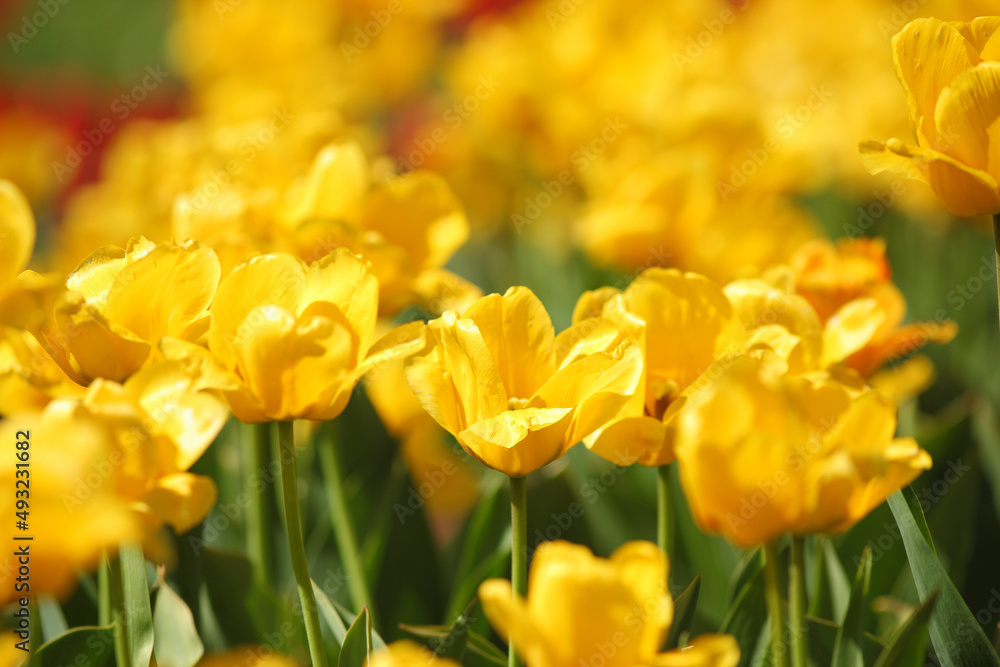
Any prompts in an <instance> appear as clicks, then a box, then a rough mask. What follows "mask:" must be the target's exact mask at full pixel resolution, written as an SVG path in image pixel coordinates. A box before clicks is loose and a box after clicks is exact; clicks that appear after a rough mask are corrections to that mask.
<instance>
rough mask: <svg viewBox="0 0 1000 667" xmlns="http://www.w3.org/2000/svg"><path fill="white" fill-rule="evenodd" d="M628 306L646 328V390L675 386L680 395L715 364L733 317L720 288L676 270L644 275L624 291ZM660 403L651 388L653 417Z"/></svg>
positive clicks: (648, 399) (649, 406)
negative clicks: (719, 346) (719, 343)
mask: <svg viewBox="0 0 1000 667" xmlns="http://www.w3.org/2000/svg"><path fill="white" fill-rule="evenodd" d="M625 303H626V305H627V308H628V311H629V312H630V313H632V314H633V315H635V316H637V317H639V318H641V319H642V320H643V321H644V322H645V323H646V329H645V335H646V377H647V387H648V386H649V385H651V384H660V385H672V386H673V387H674V390H675V392H676V393H680V391H682V390H683V389H684V387H686V386H687V385H689V384H690V383H691V382H693V381H694V380H695V378H697V377H698V376H699V375H701V373H702V372H703V371H704V370H705V369H706V368H708V367H709V366H710V365H711V364H712V361H713V360H714V359H715V355H716V346H717V344H718V341H719V338H720V336H721V335H722V334H723V332H724V331H725V330H726V328H727V327H728V326H729V322H730V320H731V318H732V314H733V309H732V306H731V304H730V302H729V300H728V299H727V298H726V295H725V294H724V293H723V291H722V289H721V288H720V287H719V286H718V285H716V284H715V283H714V282H712V281H710V280H709V279H708V278H705V277H703V276H699V275H697V274H694V273H681V272H680V271H677V270H675V269H649V270H647V271H644V272H643V273H642V274H640V275H639V277H638V278H636V279H635V280H633V281H632V283H631V284H630V285H629V286H628V288H627V289H626V290H625ZM659 398H661V397H660V396H656V395H652V394H651V393H650V392H649V391H648V389H647V397H646V405H647V410H648V411H649V413H650V414H653V415H657V405H656V402H657V400H658V399H659Z"/></svg>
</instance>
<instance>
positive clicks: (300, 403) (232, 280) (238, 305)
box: [208, 248, 423, 423]
mask: <svg viewBox="0 0 1000 667" xmlns="http://www.w3.org/2000/svg"><path fill="white" fill-rule="evenodd" d="M378 290H379V286H378V281H377V280H376V278H375V276H374V274H373V272H372V269H371V266H370V265H369V264H368V263H367V262H365V261H364V260H363V259H361V258H360V257H358V256H357V255H354V254H353V253H351V252H350V251H349V250H347V249H345V248H338V249H337V250H335V251H333V252H332V253H330V254H329V255H327V256H325V257H323V258H322V259H320V260H317V261H316V262H313V263H312V264H309V265H307V264H306V263H305V262H304V261H302V260H301V259H299V258H298V257H295V256H293V255H287V254H273V255H260V256H258V257H254V258H252V259H250V260H247V261H246V262H244V263H243V264H241V265H239V266H238V267H236V268H235V269H234V270H233V272H232V273H231V274H229V275H228V276H227V277H226V278H225V280H223V281H222V283H221V284H220V285H219V291H218V294H217V295H216V297H215V301H214V302H213V303H212V308H211V313H212V321H211V326H210V328H209V331H208V345H209V349H210V350H211V352H212V354H213V355H215V356H216V357H217V358H218V360H219V361H220V362H221V365H222V366H223V367H224V369H225V370H226V371H228V372H229V373H231V374H232V375H233V376H234V378H236V380H237V386H236V387H235V388H233V389H230V390H227V391H226V398H227V399H228V400H229V405H230V407H231V408H232V410H233V413H234V414H235V415H236V416H237V417H238V418H239V419H240V420H242V421H244V422H248V423H255V422H262V421H272V420H273V421H289V420H293V419H312V420H316V421H325V420H329V419H333V418H334V417H336V416H337V415H339V414H340V413H341V411H342V410H343V409H344V407H345V406H346V405H347V401H348V399H349V398H350V396H351V391H352V390H353V389H354V385H355V384H356V383H357V382H358V380H360V379H361V378H362V377H363V376H364V374H365V373H367V372H368V371H369V370H371V369H372V368H375V367H377V366H378V365H379V364H381V363H384V362H386V361H388V360H390V359H392V358H394V357H396V356H400V355H405V354H408V353H410V352H413V351H416V350H419V349H420V347H422V345H423V340H422V335H421V332H420V326H421V325H408V326H406V327H402V328H400V329H399V330H397V331H395V332H393V333H390V334H388V335H387V336H385V337H384V338H382V339H381V340H380V341H378V342H375V343H374V344H373V337H374V334H375V324H376V317H377V313H378Z"/></svg>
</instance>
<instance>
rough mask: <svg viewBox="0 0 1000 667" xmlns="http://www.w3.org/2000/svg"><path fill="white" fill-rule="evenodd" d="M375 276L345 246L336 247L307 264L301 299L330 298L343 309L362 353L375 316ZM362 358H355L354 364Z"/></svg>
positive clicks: (369, 335) (371, 333) (369, 342)
mask: <svg viewBox="0 0 1000 667" xmlns="http://www.w3.org/2000/svg"><path fill="white" fill-rule="evenodd" d="M378 289H379V286H378V280H377V279H376V278H375V274H373V273H372V270H371V267H370V266H369V265H368V263H367V262H366V261H365V260H364V259H362V258H361V257H359V256H357V255H355V254H354V253H352V252H351V251H350V250H348V249H347V248H337V249H336V250H334V251H333V252H331V253H330V254H328V255H327V256H325V257H323V258H322V259H320V260H317V261H315V262H313V263H312V264H310V265H309V269H308V270H307V272H306V289H305V291H304V292H303V294H302V296H301V300H302V301H301V303H303V304H309V303H314V302H317V301H329V302H330V303H333V304H336V306H337V307H338V308H339V309H340V310H341V312H343V314H344V316H345V317H346V318H347V321H348V322H349V323H350V326H351V328H353V329H354V331H355V333H356V334H357V336H358V351H359V353H360V354H365V353H366V352H367V350H368V347H369V345H371V340H372V337H373V336H374V335H375V322H376V320H377V318H378ZM360 362H361V358H358V359H356V360H355V365H356V364H358V363H360Z"/></svg>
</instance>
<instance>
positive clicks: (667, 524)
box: [656, 463, 674, 584]
mask: <svg viewBox="0 0 1000 667" xmlns="http://www.w3.org/2000/svg"><path fill="white" fill-rule="evenodd" d="M671 468H672V466H671V465H670V464H669V463H668V464H667V465H663V466H660V467H658V468H657V469H656V501H657V502H656V543H657V544H658V545H659V547H660V549H662V550H663V552H664V553H666V554H667V558H668V559H669V558H671V557H672V556H673V553H674V478H673V474H672V473H673V471H672V470H671ZM668 584H669V582H668Z"/></svg>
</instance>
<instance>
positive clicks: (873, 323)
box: [820, 299, 885, 368]
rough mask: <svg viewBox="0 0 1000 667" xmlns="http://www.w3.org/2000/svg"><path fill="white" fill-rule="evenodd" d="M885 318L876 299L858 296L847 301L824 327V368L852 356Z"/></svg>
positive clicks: (869, 338) (869, 339) (821, 362)
mask: <svg viewBox="0 0 1000 667" xmlns="http://www.w3.org/2000/svg"><path fill="white" fill-rule="evenodd" d="M884 321H885V313H883V312H882V310H881V309H880V308H879V304H878V302H877V301H875V299H855V300H854V301H851V302H849V303H846V304H844V305H843V306H842V307H841V308H840V309H838V310H837V312H835V313H834V314H833V315H832V316H831V317H830V319H828V320H827V321H826V324H825V325H824V326H823V356H822V359H821V361H820V367H821V368H827V367H829V366H832V365H833V364H836V363H839V362H841V361H843V360H844V359H847V357H849V356H851V355H852V354H854V353H855V352H857V351H858V350H860V349H862V348H863V347H864V346H865V345H867V344H868V343H869V342H871V340H872V338H873V337H874V335H875V332H876V331H878V328H879V327H880V326H881V325H882V323H883V322H884Z"/></svg>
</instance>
